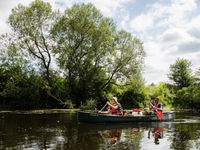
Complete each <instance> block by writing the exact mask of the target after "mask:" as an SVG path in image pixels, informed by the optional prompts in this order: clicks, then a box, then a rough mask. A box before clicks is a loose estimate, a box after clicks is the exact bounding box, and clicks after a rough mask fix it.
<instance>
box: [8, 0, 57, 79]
mask: <svg viewBox="0 0 200 150" xmlns="http://www.w3.org/2000/svg"><path fill="white" fill-rule="evenodd" d="M54 16H55V13H54V12H53V11H52V8H51V5H50V4H49V3H45V2H43V1H41V0H35V1H34V2H32V3H31V4H30V5H29V6H27V7H26V6H23V5H20V4H19V5H18V6H17V7H15V8H14V9H12V13H11V15H10V17H9V20H8V23H9V25H10V26H11V28H12V29H13V31H14V33H13V35H12V36H13V37H15V38H13V37H12V39H13V41H12V45H13V46H15V49H16V50H17V51H18V52H22V53H23V54H25V55H26V56H27V54H29V55H28V57H29V58H33V59H34V60H35V61H36V62H37V63H39V64H40V68H39V70H40V71H41V70H43V72H45V76H46V79H47V80H48V81H49V80H50V64H51V61H52V54H51V52H52V49H53V46H54V43H53V41H52V40H51V32H50V31H51V28H52V25H53V20H54Z"/></svg>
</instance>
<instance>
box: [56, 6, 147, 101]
mask: <svg viewBox="0 0 200 150" xmlns="http://www.w3.org/2000/svg"><path fill="white" fill-rule="evenodd" d="M56 22H57V23H56V25H55V26H54V29H53V33H54V39H55V42H57V43H58V44H59V47H58V48H57V49H55V53H56V54H58V56H59V57H58V58H57V61H58V63H59V66H60V67H61V68H62V69H63V70H64V72H65V77H66V78H67V79H68V81H69V85H70V89H71V92H70V93H71V96H72V97H73V98H74V99H76V100H77V99H79V100H80V99H86V98H87V97H90V96H91V94H90V93H94V92H95V91H98V92H99V91H102V90H104V89H105V88H106V87H107V85H108V84H110V83H116V80H118V81H121V80H127V79H131V78H133V77H134V75H136V74H138V73H140V72H141V68H142V63H143V57H144V51H143V46H142V42H141V41H140V40H138V39H137V38H135V37H133V36H132V35H131V34H130V33H128V32H126V31H117V30H116V27H115V25H114V23H113V21H112V20H111V19H109V18H106V17H103V16H102V14H101V13H100V12H99V11H98V10H97V9H96V8H95V7H94V6H93V5H92V4H87V5H86V4H82V5H77V4H75V5H73V6H72V8H70V9H67V10H66V11H65V13H64V14H63V16H62V17H61V18H58V20H57V21H56ZM74 92H75V93H74ZM76 92H78V93H79V94H77V93H76ZM98 92H97V93H98ZM77 96H79V97H77Z"/></svg>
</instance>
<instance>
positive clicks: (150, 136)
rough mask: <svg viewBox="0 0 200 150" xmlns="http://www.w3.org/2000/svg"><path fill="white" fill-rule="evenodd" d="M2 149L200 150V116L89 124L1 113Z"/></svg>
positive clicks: (67, 116)
mask: <svg viewBox="0 0 200 150" xmlns="http://www.w3.org/2000/svg"><path fill="white" fill-rule="evenodd" d="M0 149H5V150H13V149H14V150H15V149H20V150H21V149H25V150H32V149H33V150H41V149H43V150H46V149H59V150H107V149H115V150H116V149H119V150H129V149H130V150H171V149H173V150H199V149H200V115H199V114H195V113H176V119H175V121H174V122H163V123H161V122H160V123H156V122H155V123H153V122H152V123H128V124H86V123H78V122H77V115H76V113H56V114H6V113H0Z"/></svg>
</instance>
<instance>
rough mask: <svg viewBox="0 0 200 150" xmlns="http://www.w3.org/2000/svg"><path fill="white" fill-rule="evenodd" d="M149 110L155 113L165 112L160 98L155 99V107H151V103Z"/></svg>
mask: <svg viewBox="0 0 200 150" xmlns="http://www.w3.org/2000/svg"><path fill="white" fill-rule="evenodd" d="M149 109H150V110H152V109H153V110H154V112H156V110H158V111H160V112H162V111H163V107H162V104H161V103H159V98H158V97H156V98H155V103H154V104H153V106H152V105H151V102H149Z"/></svg>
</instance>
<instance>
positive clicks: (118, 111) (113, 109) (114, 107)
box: [99, 97, 123, 115]
mask: <svg viewBox="0 0 200 150" xmlns="http://www.w3.org/2000/svg"><path fill="white" fill-rule="evenodd" d="M111 101H112V104H111V103H110V102H109V101H107V102H106V103H107V105H109V106H110V109H109V110H108V111H99V113H100V114H109V113H112V115H123V108H122V106H121V104H120V103H119V102H118V101H117V98H116V97H113V98H112V99H111Z"/></svg>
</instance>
